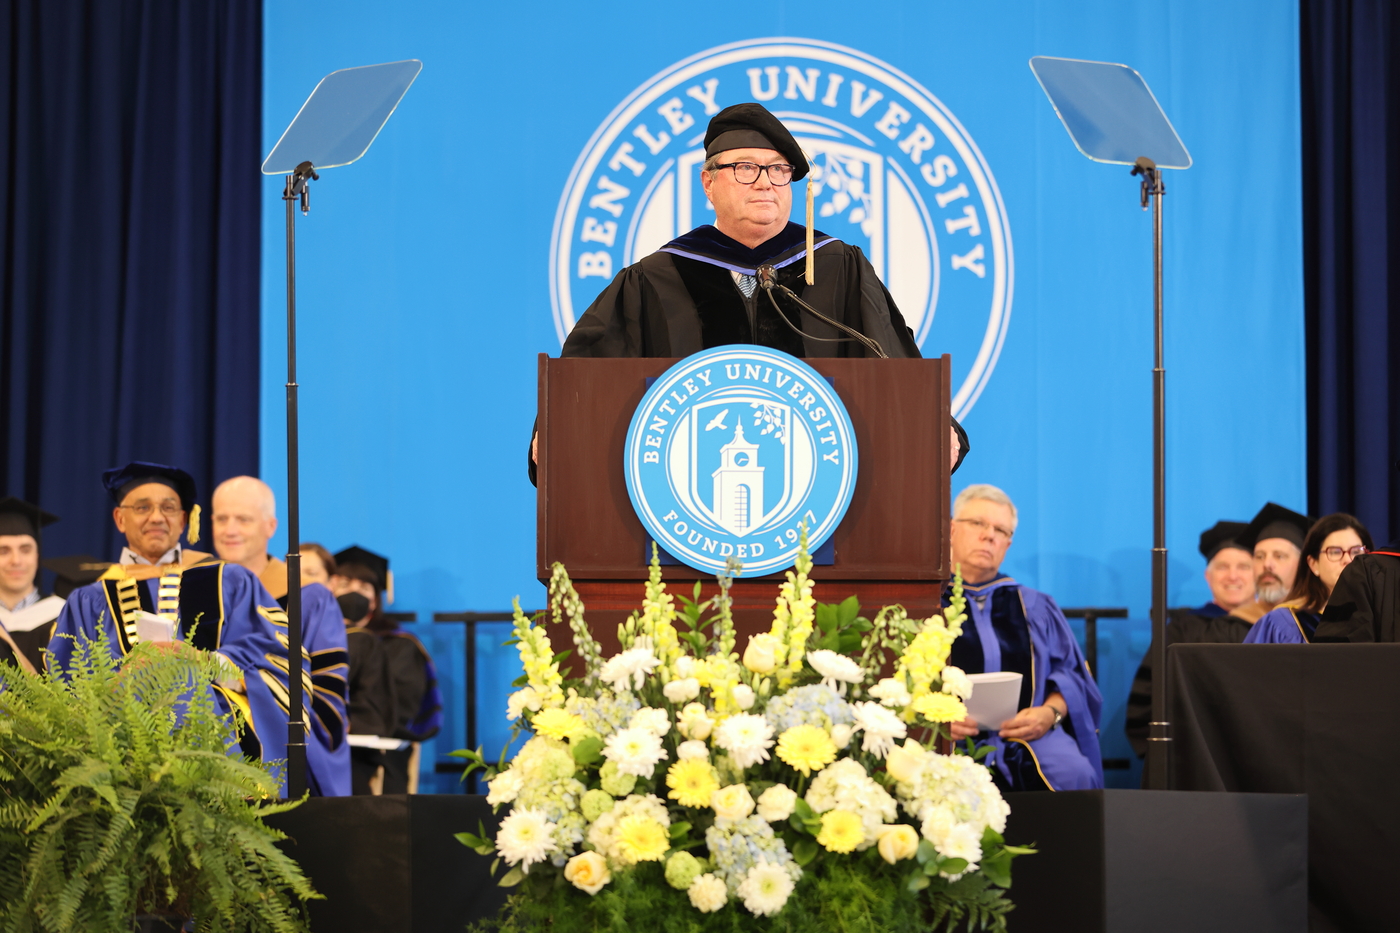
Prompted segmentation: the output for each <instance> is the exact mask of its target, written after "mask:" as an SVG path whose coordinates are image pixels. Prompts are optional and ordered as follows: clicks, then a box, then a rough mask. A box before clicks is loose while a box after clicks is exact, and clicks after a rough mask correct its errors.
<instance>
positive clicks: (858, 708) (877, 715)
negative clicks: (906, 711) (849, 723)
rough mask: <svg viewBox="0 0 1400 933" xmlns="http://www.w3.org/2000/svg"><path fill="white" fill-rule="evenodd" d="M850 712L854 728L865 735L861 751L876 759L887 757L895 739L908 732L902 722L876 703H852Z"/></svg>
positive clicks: (902, 736)
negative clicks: (854, 717) (852, 713)
mask: <svg viewBox="0 0 1400 933" xmlns="http://www.w3.org/2000/svg"><path fill="white" fill-rule="evenodd" d="M851 710H852V711H853V712H854V713H855V716H856V724H855V727H856V728H857V729H860V730H861V731H863V732H864V733H865V738H863V739H861V743H860V747H861V750H862V751H866V752H870V753H871V754H872V755H874V756H875V757H877V758H884V757H885V756H886V755H888V754H889V753H890V749H891V748H894V743H895V739H902V738H904V737H905V735H907V734H908V732H909V729H908V727H907V726H905V724H904V720H902V719H900V718H899V716H897V715H895V713H894V712H892V711H891V710H887V709H885V708H884V707H883V706H881V705H880V704H878V703H854V704H852V705H851Z"/></svg>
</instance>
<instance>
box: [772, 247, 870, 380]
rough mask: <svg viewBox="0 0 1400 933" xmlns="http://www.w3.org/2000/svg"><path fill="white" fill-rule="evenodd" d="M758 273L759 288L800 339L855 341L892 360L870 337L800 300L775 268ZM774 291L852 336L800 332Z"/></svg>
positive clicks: (826, 341)
mask: <svg viewBox="0 0 1400 933" xmlns="http://www.w3.org/2000/svg"><path fill="white" fill-rule="evenodd" d="M756 273H757V276H756V277H757V278H758V284H759V287H761V288H762V289H763V290H764V291H765V292H767V293H768V300H769V301H770V302H772V304H773V310H774V311H776V312H778V317H780V318H782V321H783V323H784V324H786V325H787V326H788V327H789V328H791V329H792V331H793V333H795V334H797V335H798V336H800V337H805V338H806V339H808V340H816V341H820V342H821V343H848V342H850V341H855V342H857V343H859V344H861V345H862V346H863V347H865V348H866V349H867V350H869V351H870V352H871V353H874V354H875V356H877V357H878V358H880V359H882V360H887V359H889V358H890V355H889V354H888V353H886V352H885V351H884V348H882V347H881V346H880V345H879V344H878V343H876V342H875V341H874V340H873V339H871V338H870V337H867V336H865V334H862V333H861V332H860V331H858V330H856V329H855V328H854V327H851V326H850V325H848V324H843V323H842V322H840V321H836V320H832V319H831V318H829V317H827V316H826V315H825V314H822V313H821V312H820V311H818V310H817V309H816V308H814V307H812V306H811V305H809V304H808V303H807V302H805V301H803V300H802V299H801V298H799V297H798V296H797V293H796V292H794V291H793V290H792V289H790V288H788V287H787V286H786V285H784V284H783V283H781V282H779V281H778V270H777V269H775V268H773V266H771V265H767V264H765V265H762V266H759V267H758V269H757V270H756ZM774 289H777V290H778V291H780V292H782V293H783V294H784V295H787V296H788V297H789V298H791V299H792V300H793V301H794V302H796V303H797V306H798V307H800V308H802V310H804V311H806V312H807V313H808V314H810V315H812V317H814V318H816V319H817V320H819V321H822V322H823V323H825V324H830V325H831V326H832V327H834V328H836V329H837V330H839V331H841V332H842V333H843V334H850V336H849V337H814V336H812V335H811V334H808V333H805V332H803V331H802V330H799V329H798V327H797V325H796V324H794V323H792V321H790V320H788V316H787V315H786V314H784V313H783V309H782V308H780V307H778V300H777V299H776V298H774V297H773V290H774Z"/></svg>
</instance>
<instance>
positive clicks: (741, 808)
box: [710, 784, 754, 820]
mask: <svg viewBox="0 0 1400 933" xmlns="http://www.w3.org/2000/svg"><path fill="white" fill-rule="evenodd" d="M710 806H711V807H714V810H715V816H716V817H718V818H719V819H721V820H742V819H743V818H744V817H746V816H748V815H749V814H750V813H752V812H753V807H754V803H753V797H752V796H750V795H749V789H748V787H747V786H746V785H743V784H730V785H729V786H728V787H722V788H720V789H719V790H717V791H715V792H714V794H712V795H711V796H710Z"/></svg>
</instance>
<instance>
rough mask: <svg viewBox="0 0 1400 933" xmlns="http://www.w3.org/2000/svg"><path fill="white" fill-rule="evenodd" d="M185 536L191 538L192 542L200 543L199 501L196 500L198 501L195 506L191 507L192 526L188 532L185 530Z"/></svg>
mask: <svg viewBox="0 0 1400 933" xmlns="http://www.w3.org/2000/svg"><path fill="white" fill-rule="evenodd" d="M185 537H186V538H189V539H190V544H198V543H199V503H198V502H196V503H195V504H194V508H192V509H190V526H189V530H188V531H187V532H185Z"/></svg>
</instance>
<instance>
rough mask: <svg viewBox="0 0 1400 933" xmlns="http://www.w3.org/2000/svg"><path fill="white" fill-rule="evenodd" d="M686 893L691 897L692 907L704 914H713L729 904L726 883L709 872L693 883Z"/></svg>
mask: <svg viewBox="0 0 1400 933" xmlns="http://www.w3.org/2000/svg"><path fill="white" fill-rule="evenodd" d="M685 893H686V894H688V895H690V906H692V907H694V908H695V909H696V910H698V911H700V912H701V913H702V914H712V913H714V912H715V911H717V910H719V909H720V908H721V907H723V906H724V905H725V904H726V903H728V902H729V892H728V891H727V890H726V889H725V886H724V881H723V880H721V879H720V878H717V877H715V876H714V875H712V874H710V873H709V872H706V873H705V874H703V875H700V876H699V877H697V878H696V879H695V880H694V881H692V882H691V883H690V887H689V888H688V889H686V892H685Z"/></svg>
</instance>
